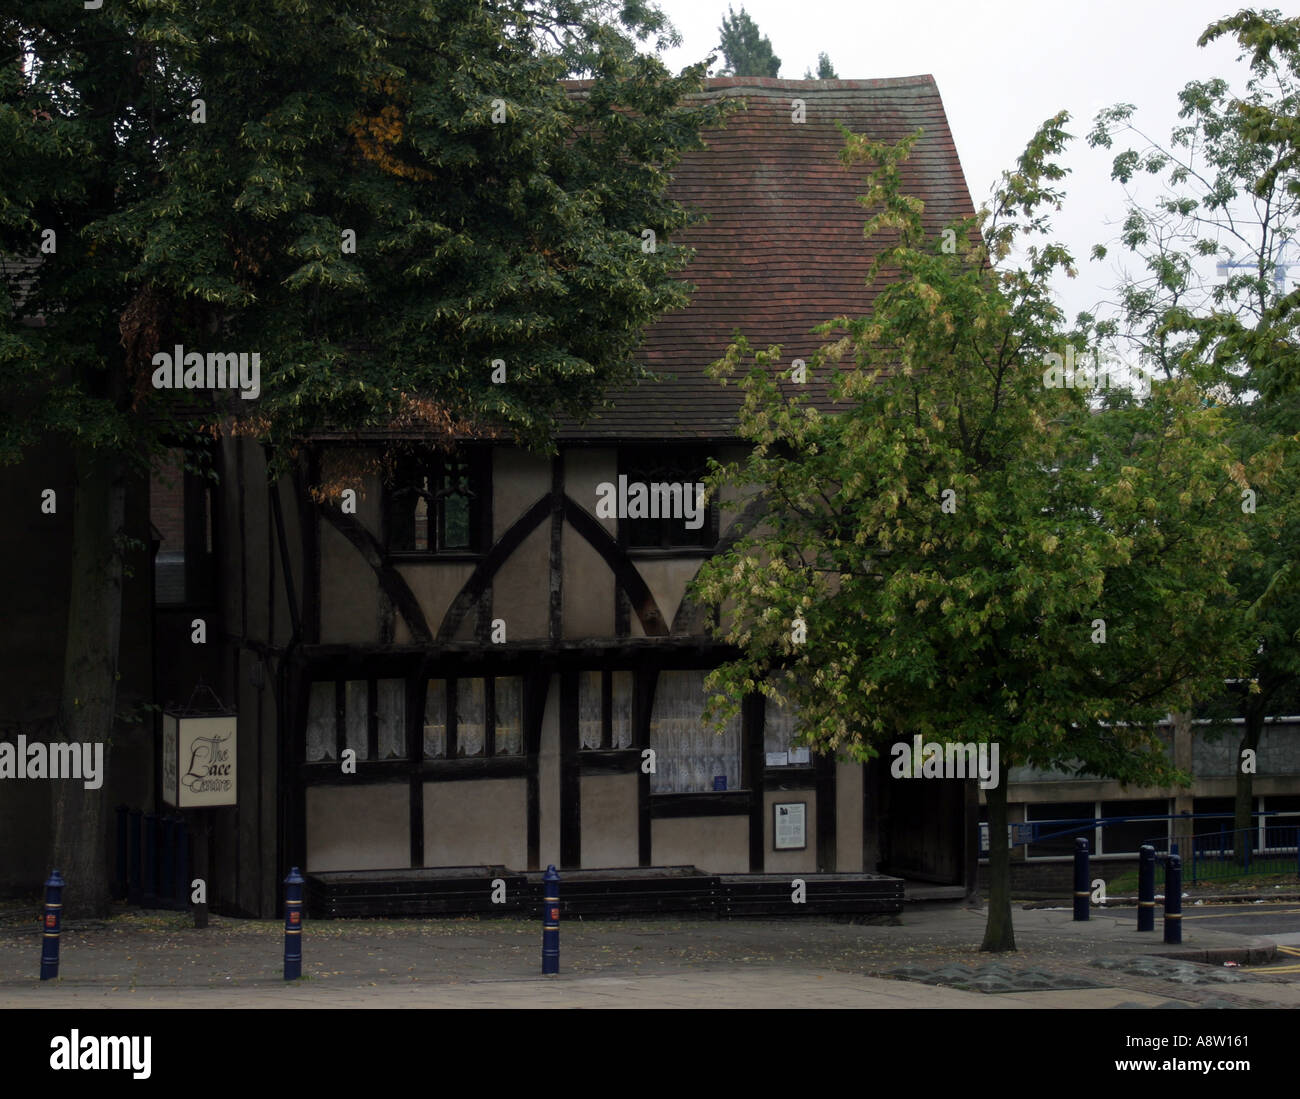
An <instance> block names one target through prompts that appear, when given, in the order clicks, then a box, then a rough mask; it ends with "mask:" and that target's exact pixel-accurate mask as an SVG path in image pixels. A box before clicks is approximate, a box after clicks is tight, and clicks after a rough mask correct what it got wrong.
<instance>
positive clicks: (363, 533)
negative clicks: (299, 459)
mask: <svg viewBox="0 0 1300 1099" xmlns="http://www.w3.org/2000/svg"><path fill="white" fill-rule="evenodd" d="M318 506H319V508H320V513H321V514H322V515H323V516H324V517H325V518H326V519H328V520H329V523H330V525H331V526H332V527H333V528H334V529H335V530H337V531H338V532H339V533H340V534H341V535H343V537H344V538H346V539H347V540H348V541H349V542H351V543H352V545H353V546H354V547H355V548H356V551H357V552H358V553H359V554H361V556H362V558H363V559H364V560H365V562H366V564H367V565H369V566H370V567H371V568H372V569H373V570H374V573H375V576H376V578H377V579H378V580H379V587H380V589H381V590H382V591H383V593H384V594H385V595H386V596H388V598H389V599H390V600H391V601H392V604H393V606H394V607H395V608H396V609H397V613H398V614H400V615H401V616H402V620H403V621H404V622H405V623H406V628H407V629H408V630H410V631H411V637H412V638H413V639H414V640H416V641H432V640H433V634H432V632H431V631H430V630H429V623H428V622H427V621H426V620H425V617H424V611H423V610H421V609H420V601H419V600H418V599H416V597H415V593H414V592H413V591H411V588H410V585H408V584H407V582H406V581H405V580H404V579H403V578H402V574H401V573H400V572H398V571H397V569H395V568H394V567H393V562H392V561H391V560H390V559H389V557H388V555H387V554H385V553H384V549H383V547H382V546H381V545H380V544H379V539H377V538H376V537H375V536H374V535H373V534H371V533H370V531H368V530H367V529H366V528H365V527H364V526H363V525H362V524H361V522H360V521H359V520H357V519H356V517H355V516H352V515H344V514H343V512H342V511H340V510H339V508H338V506H337V505H336V504H332V503H329V502H328V501H326V502H324V503H321V504H319V505H318Z"/></svg>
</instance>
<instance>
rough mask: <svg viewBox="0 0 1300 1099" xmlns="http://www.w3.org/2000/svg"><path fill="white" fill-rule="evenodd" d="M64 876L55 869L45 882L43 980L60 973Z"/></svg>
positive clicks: (42, 928)
mask: <svg viewBox="0 0 1300 1099" xmlns="http://www.w3.org/2000/svg"><path fill="white" fill-rule="evenodd" d="M63 886H64V881H63V878H62V877H61V876H60V875H59V872H58V871H57V870H55V871H54V872H53V873H52V874H51V875H50V880H49V881H47V882H46V883H45V918H44V919H43V920H42V921H41V924H42V926H41V932H42V935H41V980H42V981H49V980H53V979H54V978H55V977H57V976H58V975H59V932H60V931H62V930H63Z"/></svg>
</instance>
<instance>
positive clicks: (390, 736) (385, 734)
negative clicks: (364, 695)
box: [376, 679, 406, 759]
mask: <svg viewBox="0 0 1300 1099" xmlns="http://www.w3.org/2000/svg"><path fill="white" fill-rule="evenodd" d="M376 687H377V688H378V695H377V698H376V703H377V705H378V710H379V714H378V716H379V758H380V759H403V758H405V756H406V680H404V679H381V680H379V682H378V683H377V684H376Z"/></svg>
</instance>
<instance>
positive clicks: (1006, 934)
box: [980, 760, 1016, 951]
mask: <svg viewBox="0 0 1300 1099" xmlns="http://www.w3.org/2000/svg"><path fill="white" fill-rule="evenodd" d="M1009 771H1010V767H1009V766H1008V764H1007V763H1006V762H1005V761H1004V760H999V762H998V784H997V785H996V786H994V787H993V788H992V789H991V790H988V791H986V792H985V796H986V797H987V798H988V803H989V918H988V923H987V924H985V926H984V942H983V943H982V944H981V946H980V949H981V950H991V951H1003V950H1015V948H1016V936H1015V930H1014V928H1013V927H1012V926H1011V846H1010V844H1008V843H1007V775H1008V773H1009Z"/></svg>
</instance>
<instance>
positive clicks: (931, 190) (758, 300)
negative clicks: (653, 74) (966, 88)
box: [560, 76, 973, 441]
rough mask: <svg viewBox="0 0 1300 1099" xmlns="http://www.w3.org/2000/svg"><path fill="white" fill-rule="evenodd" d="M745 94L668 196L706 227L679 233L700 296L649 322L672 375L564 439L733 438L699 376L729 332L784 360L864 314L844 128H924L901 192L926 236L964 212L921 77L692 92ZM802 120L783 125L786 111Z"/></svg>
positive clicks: (622, 397)
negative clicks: (819, 332)
mask: <svg viewBox="0 0 1300 1099" xmlns="http://www.w3.org/2000/svg"><path fill="white" fill-rule="evenodd" d="M719 96H727V97H734V96H743V97H744V98H745V99H746V100H747V102H748V109H747V110H742V111H738V112H737V113H735V114H734V115H732V116H731V118H729V119H728V121H727V124H726V127H725V128H724V129H721V130H714V131H711V132H709V133H707V134H706V135H705V141H706V143H707V146H708V147H707V148H706V149H704V150H697V151H692V152H689V153H687V154H685V155H684V156H683V158H682V161H681V163H680V164H679V165H678V166H677V167H676V169H675V170H674V175H673V195H674V196H675V197H676V198H677V199H678V200H679V201H681V202H682V203H684V204H686V205H688V206H693V207H697V208H699V209H701V210H702V211H704V212H705V213H706V214H707V215H708V219H707V221H705V222H703V223H702V224H699V225H694V226H691V227H690V228H688V229H685V230H683V231H681V232H680V233H678V234H677V236H676V238H675V239H676V240H677V241H678V242H680V243H683V244H688V245H690V246H691V247H693V248H694V249H695V250H696V254H695V258H694V259H693V260H692V262H691V264H690V266H689V267H688V268H686V270H685V271H684V272H683V275H682V277H683V278H686V279H688V280H689V281H690V282H692V283H694V284H695V286H696V290H695V293H694V295H693V297H692V300H691V304H690V305H689V306H688V307H687V308H686V309H684V310H679V311H677V312H674V313H669V314H666V315H664V316H663V317H661V318H660V319H659V320H658V321H656V322H655V324H654V325H653V326H652V327H651V328H650V330H649V332H648V333H647V337H646V340H645V342H644V344H643V345H642V348H641V350H640V352H639V355H640V357H641V358H642V360H643V361H644V362H645V363H646V365H648V366H649V367H650V368H651V369H652V370H654V371H655V372H656V373H658V374H661V375H663V374H671V375H673V377H672V378H671V379H669V380H664V381H660V382H658V383H655V382H649V383H645V384H643V385H639V386H635V387H631V388H628V389H622V390H618V391H611V393H610V394H609V396H608V399H609V400H610V401H611V402H612V403H613V405H614V407H613V408H605V409H598V410H597V411H596V412H595V413H593V415H592V417H591V418H590V419H589V420H588V421H587V423H586V424H585V425H572V424H571V425H566V426H565V427H564V428H563V429H562V430H561V432H560V437H561V438H562V439H564V440H567V441H577V440H578V439H583V438H588V439H593V440H596V439H610V438H620V439H621V438H640V439H653V438H664V439H667V438H678V439H687V438H693V439H706V438H708V439H722V438H728V437H731V436H733V435H734V422H735V411H736V408H737V407H738V402H739V395H738V393H737V390H736V387H735V386H734V385H733V386H729V387H727V388H726V389H723V388H722V387H720V386H719V385H718V384H717V383H716V382H713V381H711V380H710V379H709V378H707V377H706V376H705V375H704V370H705V368H706V367H707V366H708V365H709V364H710V363H712V362H714V361H715V360H716V359H719V358H721V357H722V355H723V353H724V352H725V351H726V348H727V344H728V343H729V342H730V340H731V336H732V333H733V331H734V330H735V329H737V328H739V329H740V330H741V331H742V332H743V333H744V334H745V336H746V337H747V338H748V340H749V343H750V346H751V347H754V348H759V349H765V348H767V347H768V346H769V345H770V344H779V345H780V346H781V348H782V354H783V357H784V361H785V363H786V364H788V363H789V362H790V360H791V359H793V358H796V357H803V358H805V359H806V358H808V357H809V356H810V354H811V353H812V351H813V350H815V349H816V348H817V347H818V346H820V345H821V343H823V342H824V341H823V340H822V339H819V338H817V337H815V336H812V335H810V334H809V333H810V330H811V329H812V328H813V326H814V325H816V324H818V323H820V322H821V321H824V320H827V319H829V318H831V317H834V316H839V315H842V314H847V315H849V316H861V315H863V314H865V313H867V312H869V311H870V306H871V299H872V296H873V293H874V291H869V290H868V289H867V287H866V285H865V282H866V275H867V269H868V267H869V266H870V263H871V259H872V256H873V254H874V253H873V245H872V244H871V243H869V242H868V241H866V240H864V239H863V236H862V227H863V224H864V223H865V221H866V219H867V217H868V216H869V214H868V210H867V209H866V207H864V206H862V205H861V204H860V203H859V202H858V201H857V198H858V196H859V195H860V194H861V193H862V192H863V191H864V190H865V186H864V183H863V181H864V179H865V177H866V174H867V168H866V167H865V166H862V165H859V166H855V167H854V168H851V169H846V168H845V167H843V165H842V164H841V163H840V159H839V157H840V151H841V149H842V148H843V146H844V141H843V137H842V135H841V134H840V131H839V130H838V129H837V128H836V125H835V124H836V122H842V123H843V124H844V125H845V126H847V127H848V128H849V129H850V130H852V131H853V132H854V133H864V134H867V135H868V136H870V137H871V138H873V139H877V140H887V141H897V140H899V139H901V138H903V137H906V136H907V135H908V134H910V133H912V132H913V131H914V130H915V129H916V128H917V127H921V128H922V129H923V130H924V133H923V135H922V137H921V139H920V140H919V141H918V142H917V144H916V146H915V147H914V149H913V152H912V155H911V157H910V158H909V159H908V160H907V161H906V162H905V163H904V165H903V168H902V172H903V179H904V186H905V188H906V189H907V190H909V191H910V192H911V193H912V194H915V195H917V196H918V197H920V198H921V200H922V201H923V202H924V203H925V215H924V219H925V223H926V227H927V230H928V231H930V232H934V233H936V234H937V233H938V231H939V229H940V228H941V227H942V226H943V225H945V224H947V223H948V222H950V221H952V220H953V219H955V218H959V217H962V216H965V215H967V214H970V213H972V212H973V207H972V203H971V199H970V194H969V192H968V190H967V187H966V181H965V177H964V176H963V175H962V170H961V164H960V163H959V161H958V159H957V150H956V148H955V147H954V145H953V140H952V134H951V132H950V131H949V129H948V120H947V117H946V116H945V114H944V109H943V102H942V101H941V100H940V98H939V90H938V88H937V86H936V85H935V82H934V78H933V77H931V76H910V77H899V78H894V79H889V80H814V81H808V80H778V79H774V78H771V77H723V78H717V79H713V80H710V81H709V82H708V90H707V91H706V92H704V93H701V96H700V97H701V98H715V97H719ZM796 98H799V99H802V100H804V102H805V104H806V121H805V122H803V123H795V122H792V121H791V102H792V100H794V99H796Z"/></svg>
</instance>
